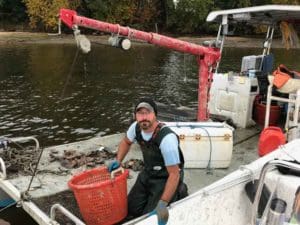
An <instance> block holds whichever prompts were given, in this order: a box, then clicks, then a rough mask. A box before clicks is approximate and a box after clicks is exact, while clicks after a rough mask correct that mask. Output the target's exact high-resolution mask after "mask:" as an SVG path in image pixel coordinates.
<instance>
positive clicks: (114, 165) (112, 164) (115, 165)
mask: <svg viewBox="0 0 300 225" xmlns="http://www.w3.org/2000/svg"><path fill="white" fill-rule="evenodd" d="M119 167H120V163H119V161H117V160H114V161H112V162H110V163H109V164H108V167H107V168H108V171H109V172H110V173H111V172H112V171H113V170H115V169H118V168H119Z"/></svg>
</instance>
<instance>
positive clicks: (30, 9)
mask: <svg viewBox="0 0 300 225" xmlns="http://www.w3.org/2000/svg"><path fill="white" fill-rule="evenodd" d="M23 2H24V3H25V5H26V7H27V14H28V16H29V20H30V23H29V25H30V27H32V28H38V27H39V28H41V27H43V28H46V29H47V30H49V29H55V28H56V27H57V21H58V13H59V9H60V8H70V9H73V8H76V7H77V5H78V4H79V1H71V0H70V2H69V1H68V0H43V1H42V0H23Z"/></svg>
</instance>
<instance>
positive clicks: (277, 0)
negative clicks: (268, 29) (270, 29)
mask: <svg viewBox="0 0 300 225" xmlns="http://www.w3.org/2000/svg"><path fill="white" fill-rule="evenodd" d="M272 3H273V4H285V5H299V4H300V0H272Z"/></svg>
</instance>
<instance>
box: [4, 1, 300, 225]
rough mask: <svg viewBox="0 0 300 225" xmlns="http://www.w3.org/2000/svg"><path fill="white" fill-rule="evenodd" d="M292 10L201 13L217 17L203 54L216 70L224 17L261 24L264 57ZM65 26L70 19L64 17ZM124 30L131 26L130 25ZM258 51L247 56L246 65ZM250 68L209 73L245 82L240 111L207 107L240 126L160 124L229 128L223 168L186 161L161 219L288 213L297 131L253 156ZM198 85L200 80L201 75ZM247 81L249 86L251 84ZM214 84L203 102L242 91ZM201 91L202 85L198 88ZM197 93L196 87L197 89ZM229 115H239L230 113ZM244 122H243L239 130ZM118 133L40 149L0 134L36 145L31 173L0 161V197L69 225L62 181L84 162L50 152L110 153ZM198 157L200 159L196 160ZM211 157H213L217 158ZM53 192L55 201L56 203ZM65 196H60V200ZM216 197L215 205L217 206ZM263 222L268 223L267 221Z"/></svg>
mask: <svg viewBox="0 0 300 225" xmlns="http://www.w3.org/2000/svg"><path fill="white" fill-rule="evenodd" d="M63 12H64V13H66V15H69V16H70V15H72V16H75V14H74V13H73V12H70V11H63ZM299 12H300V6H283V5H280V6H279V5H267V6H257V7H249V8H241V9H233V10H223V11H215V12H212V13H210V14H209V15H208V17H207V21H209V22H212V21H216V22H220V29H219V32H218V36H217V39H216V40H214V41H210V42H207V43H205V44H206V45H207V46H208V49H209V51H208V52H209V54H212V56H213V57H212V58H213V59H211V60H213V62H214V66H215V67H214V69H216V70H217V69H218V64H219V61H218V60H219V57H220V54H219V53H218V51H219V50H220V53H221V52H222V48H223V43H224V41H225V36H226V34H227V28H228V24H229V22H233V23H236V22H241V21H242V22H249V23H251V22H253V23H258V24H265V25H268V26H269V29H268V32H267V39H266V42H265V43H264V50H263V54H262V57H265V56H266V55H268V53H269V52H270V47H271V43H272V42H271V40H272V38H273V32H274V25H276V24H277V22H278V21H281V20H289V21H291V20H299V19H300V13H299ZM67 21H69V22H70V17H68V20H67ZM88 21H90V20H88ZM80 22H82V21H80ZM69 25H70V26H72V23H71V24H69ZM89 26H91V24H89ZM128 29H129V28H127V31H128ZM119 31H120V32H119V33H121V31H122V28H120V27H119ZM129 31H131V32H133V31H132V30H129ZM129 31H128V32H129ZM131 34H132V33H131ZM76 35H77V39H76V40H77V44H78V45H79V46H80V47H81V48H83V49H84V50H85V51H89V48H90V46H89V44H88V42H87V41H86V39H84V38H83V37H82V36H78V35H79V34H78V32H77V34H76ZM129 36H130V35H128V37H129ZM123 41H124V39H123ZM180 43H182V42H180ZM121 44H122V43H121ZM114 45H116V42H114ZM128 46H129V44H128V43H127V42H124V46H123V47H125V49H127V48H128ZM193 47H195V46H193ZM195 49H196V47H195ZM204 49H206V48H200V50H201V51H203V50H204ZM212 49H213V50H212ZM215 49H219V50H215ZM206 50H207V49H206ZM204 52H205V51H204ZM204 54H205V53H204ZM262 57H254V64H256V61H257V60H259V59H261V58H262ZM250 62H251V63H252V64H253V59H252V58H251V59H249V57H248V58H245V64H244V67H242V68H245V71H247V72H248V70H250V67H247V66H248V65H249V64H251V63H250ZM206 66H207V65H206ZM202 69H203V68H202ZM252 69H253V68H252ZM254 69H255V68H254ZM206 72H207V71H206ZM202 73H203V71H202ZM202 75H203V74H202ZM250 75H251V74H250V73H249V74H247V76H241V77H240V76H238V75H237V74H233V75H228V74H227V75H223V76H220V73H217V71H215V74H214V78H216V80H218V78H217V77H220V78H219V79H220V80H222V78H223V77H226V78H227V82H228V85H229V84H233V83H232V82H234V79H237V81H239V82H238V83H239V84H245V85H247V87H248V89H247V90H248V92H247V91H246V94H245V96H246V97H245V98H246V99H245V100H244V101H245V102H246V107H245V108H246V110H243V111H239V110H236V111H232V110H231V111H230V110H224V108H223V109H222V110H215V112H216V113H217V114H218V113H219V115H221V116H224V115H225V116H229V117H230V118H231V119H233V120H234V121H235V122H236V124H238V125H239V126H240V127H242V128H237V129H236V130H235V131H233V129H232V128H231V127H230V126H228V125H227V124H226V123H220V122H174V123H172V122H169V123H167V125H168V126H170V127H172V128H173V129H174V130H176V129H177V132H178V134H179V135H180V134H181V133H180V132H183V138H185V137H186V136H188V135H186V136H184V135H185V134H186V133H188V132H189V131H190V130H191V129H197V128H199V129H202V130H203V128H204V129H212V130H214V131H212V133H215V130H218V129H223V128H224V127H225V128H226V129H227V131H228V132H229V135H223V144H224V141H227V143H229V145H231V146H232V149H231V150H229V151H232V152H233V154H231V153H232V152H230V153H229V156H226V157H229V160H230V162H229V164H230V165H227V164H226V165H225V166H223V167H227V166H229V167H228V168H222V166H221V168H222V169H214V167H211V166H210V165H211V164H210V163H211V162H212V161H211V158H210V157H208V158H206V161H205V162H206V164H205V163H204V164H205V165H206V166H204V168H203V166H201V167H202V168H199V164H197V165H196V166H195V165H194V164H193V163H191V164H190V167H191V168H186V169H185V176H186V177H185V181H186V183H187V184H188V187H189V196H188V197H186V198H184V199H182V200H180V201H177V202H175V203H173V204H171V205H170V206H169V212H170V217H169V222H168V224H187V225H188V224H230V225H234V224H245V225H246V224H251V225H254V224H283V223H284V222H285V221H289V219H290V217H291V215H294V213H295V212H294V211H293V203H294V202H295V194H296V191H297V189H298V187H299V186H300V179H299V173H298V172H299V171H300V166H299V162H300V154H299V150H298V149H299V146H300V138H297V137H296V136H294V140H290V142H289V143H287V144H285V145H280V146H278V148H277V149H275V150H274V151H272V152H271V153H269V154H267V155H265V156H263V157H261V158H259V159H257V158H258V156H257V154H256V152H257V151H256V148H257V142H258V134H259V133H260V129H259V128H258V127H248V126H249V125H250V124H251V123H252V122H251V116H250V113H249V112H251V111H252V107H253V105H252V104H253V100H254V99H253V96H254V94H257V93H258V89H257V86H258V84H257V81H255V80H256V79H255V77H250ZM200 76H201V73H200ZM206 76H208V77H209V76H210V73H206ZM251 76H252V75H251ZM206 78H207V77H206ZM203 82H204V81H203V80H202V83H201V82H200V83H201V84H202V85H203ZM255 82H256V83H255ZM216 83H218V82H216ZM204 84H206V85H207V87H208V84H207V80H206V81H205V82H204ZM254 84H255V85H254ZM253 86H255V87H256V88H253ZM218 87H219V86H218V85H217V86H214V82H213V83H212V90H213V91H214V92H213V93H212V94H213V98H212V100H211V102H210V103H209V108H210V109H218V107H216V106H222V107H225V108H226V104H229V105H230V104H231V105H233V106H235V105H234V104H233V103H232V102H236V99H237V98H238V97H239V96H243V94H244V92H243V91H245V90H243V89H244V88H243V87H240V88H239V89H238V90H241V91H242V92H240V93H239V92H238V94H237V95H236V94H235V95H232V94H229V97H228V93H229V92H231V93H233V92H234V91H235V90H234V89H230V88H231V86H230V85H229V86H226V87H225V89H226V88H227V91H228V92H226V91H225V92H224V90H223V89H222V88H218ZM208 89H209V88H208ZM253 89H255V90H253ZM205 91H208V90H207V89H205ZM201 93H202V94H203V91H202V92H201ZM216 93H219V94H216ZM220 93H221V94H220ZM206 94H207V93H206V92H204V95H206ZM222 94H223V96H225V95H226V94H227V95H226V99H228V101H227V102H226V104H225V103H224V102H218V101H219V100H218V97H215V96H222ZM230 96H234V97H230ZM241 102H243V101H238V103H237V104H241ZM199 105H200V103H199ZM227 108H228V106H227ZM232 108H239V107H232ZM237 114H239V115H241V116H239V117H237V116H236V115H237ZM267 116H268V115H267ZM206 117H207V108H206V106H203V105H202V106H201V107H199V111H198V114H197V118H198V119H199V118H200V119H206ZM246 127H247V129H245V128H246ZM230 131H231V133H230ZM184 132H185V133H184ZM122 135H124V134H115V135H110V136H105V137H99V138H92V139H89V140H86V141H81V142H76V143H70V144H66V145H60V146H54V147H49V148H45V149H43V150H42V151H38V150H39V149H40V148H39V144H38V141H37V140H36V139H35V138H34V137H26V138H7V139H5V141H8V142H9V143H16V142H24V141H33V142H34V143H35V144H36V154H37V156H38V157H37V159H38V160H39V164H38V166H37V167H36V168H33V176H16V177H13V178H8V177H7V174H6V165H5V162H4V161H3V160H0V165H1V174H0V175H1V178H0V189H1V190H2V192H3V193H4V194H2V196H4V197H3V198H2V199H4V198H6V199H7V197H8V196H9V198H12V199H13V200H14V201H15V202H13V203H10V204H8V206H10V205H14V204H18V205H19V206H21V207H22V208H23V209H24V210H25V211H26V213H28V214H29V215H30V216H31V217H32V218H33V219H34V220H35V221H36V222H37V223H38V224H41V225H44V224H45V225H46V224H47V225H50V224H51V225H53V224H63V222H59V221H61V216H58V211H59V212H60V213H62V214H63V217H67V218H68V219H69V220H71V221H73V222H74V223H75V224H79V225H83V224H85V223H84V222H83V220H82V218H81V215H80V213H79V211H78V208H77V205H76V202H75V199H74V197H73V198H72V192H70V190H69V187H68V185H67V182H68V181H69V180H70V179H71V178H72V177H73V176H74V175H75V174H78V173H80V172H83V171H85V170H86V169H87V165H84V166H80V167H78V168H69V169H65V168H62V166H61V164H60V163H61V162H60V161H59V160H58V161H57V160H53V155H55V157H54V158H61V157H62V156H63V154H65V152H66V151H72V152H75V153H78V154H83V153H86V152H89V151H94V152H103V151H108V152H110V153H114V152H115V150H116V147H117V145H118V143H119V141H120V139H121V137H122ZM193 135H194V136H195V137H196V138H198V139H201V138H202V137H203V135H202V136H201V135H200V136H196V135H195V134H193ZM219 136H220V135H219ZM199 137H200V138H199ZM211 141H212V140H211V139H210V135H207V139H206V144H207V143H208V144H211ZM197 146H198V143H197V144H194V147H197ZM209 153H211V152H209ZM195 154H197V153H194V156H195ZM244 157H246V158H247V160H249V161H248V162H246V163H247V165H241V163H242V162H245V161H244V159H243V158H244ZM131 158H134V159H140V158H141V155H140V151H139V149H138V146H136V145H135V146H133V148H132V149H131V151H130V154H129V155H127V158H125V161H126V160H127V159H128V160H130V159H131ZM198 161H200V159H199V160H198ZM216 161H218V160H217V158H216ZM227 161H228V160H227ZM248 163H249V164H248ZM223 165H224V164H223ZM193 167H196V168H193ZM137 174H138V172H136V171H133V170H130V178H131V179H128V187H129V189H130V187H131V186H132V184H133V183H134V180H135V178H136V176H137ZM208 178H209V179H208ZM204 180H206V182H207V183H205V182H203V181H204ZM255 184H256V185H255ZM247 187H248V188H247ZM265 193H267V194H266V195H264V197H265V196H267V200H265V202H263V203H261V201H260V199H261V196H262V194H265ZM0 194H1V193H0ZM70 196H71V197H70ZM59 199H60V200H62V201H61V202H58V200H59ZM66 199H68V201H67V200H66ZM275 200H276V201H277V202H281V203H282V202H284V205H285V207H284V210H281V211H280V212H276V207H275V208H274V207H273V205H274V204H275V203H276V204H277V202H275ZM279 200H280V201H279ZM274 202H275V203H274ZM45 203H47V204H45ZM67 203H68V204H73V205H68V206H72V207H71V208H68V207H67V206H66V204H67ZM220 203H221V204H222V205H221V207H220ZM276 204H275V205H276ZM74 208H75V209H74ZM270 221H273V222H272V223H271V222H270ZM125 224H128V225H129V224H140V225H142V224H157V218H156V216H155V215H152V216H150V215H144V216H142V217H139V218H136V219H134V220H132V221H129V222H126V223H125Z"/></svg>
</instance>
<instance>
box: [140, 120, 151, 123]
mask: <svg viewBox="0 0 300 225" xmlns="http://www.w3.org/2000/svg"><path fill="white" fill-rule="evenodd" d="M144 122H148V123H150V121H149V120H141V121H139V123H144Z"/></svg>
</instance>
